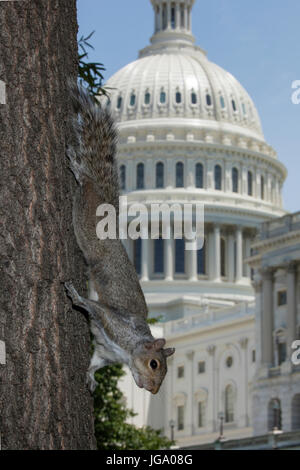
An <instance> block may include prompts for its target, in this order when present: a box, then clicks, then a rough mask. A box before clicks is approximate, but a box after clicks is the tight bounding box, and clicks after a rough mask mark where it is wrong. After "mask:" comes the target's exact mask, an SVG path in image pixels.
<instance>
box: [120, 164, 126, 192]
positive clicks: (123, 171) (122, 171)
mask: <svg viewBox="0 0 300 470" xmlns="http://www.w3.org/2000/svg"><path fill="white" fill-rule="evenodd" d="M120 188H121V190H122V191H124V190H125V189H126V166H125V165H121V166H120Z"/></svg>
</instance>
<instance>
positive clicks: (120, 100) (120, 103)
mask: <svg viewBox="0 0 300 470" xmlns="http://www.w3.org/2000/svg"><path fill="white" fill-rule="evenodd" d="M122 101H123V100H122V96H119V97H118V100H117V108H118V109H121V108H122Z"/></svg>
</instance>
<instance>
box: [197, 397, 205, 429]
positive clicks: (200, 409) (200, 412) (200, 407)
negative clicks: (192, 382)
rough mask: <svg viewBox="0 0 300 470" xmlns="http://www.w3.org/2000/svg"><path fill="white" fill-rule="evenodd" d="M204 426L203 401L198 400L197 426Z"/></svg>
mask: <svg viewBox="0 0 300 470" xmlns="http://www.w3.org/2000/svg"><path fill="white" fill-rule="evenodd" d="M204 427H205V402H204V401H199V402H198V428H204Z"/></svg>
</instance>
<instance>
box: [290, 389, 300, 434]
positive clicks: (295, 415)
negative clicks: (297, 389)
mask: <svg viewBox="0 0 300 470" xmlns="http://www.w3.org/2000/svg"><path fill="white" fill-rule="evenodd" d="M299 429H300V393H297V395H295V396H294V398H293V400H292V431H298V430H299Z"/></svg>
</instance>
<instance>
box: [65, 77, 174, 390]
mask: <svg viewBox="0 0 300 470" xmlns="http://www.w3.org/2000/svg"><path fill="white" fill-rule="evenodd" d="M69 89H70V95H71V99H72V103H73V107H74V110H75V113H76V119H75V120H74V122H73V126H74V129H75V134H76V136H77V145H76V146H75V147H69V148H68V149H67V157H68V160H69V166H70V169H71V171H72V172H73V174H74V176H75V179H76V181H77V183H78V185H77V188H76V193H75V197H74V202H73V225H74V231H75V235H76V239H77V243H78V245H79V247H80V249H81V251H82V253H83V255H84V258H85V261H86V263H87V266H88V270H89V277H90V282H91V284H92V286H93V288H94V290H95V292H96V293H97V297H98V300H97V301H95V300H90V299H85V298H83V297H81V296H80V295H79V294H78V292H77V291H76V289H75V288H74V286H73V285H72V283H71V282H66V283H65V288H66V291H67V294H68V296H69V297H70V298H71V300H72V302H73V305H74V306H76V307H80V308H82V309H83V310H84V311H85V312H87V314H88V316H89V318H90V328H91V332H92V334H93V336H94V353H93V356H92V358H91V362H90V366H89V369H88V372H87V385H88V386H89V388H90V390H91V392H92V393H93V392H94V390H95V388H96V386H97V382H96V381H95V378H94V374H95V372H96V370H98V369H100V368H102V367H104V366H106V365H110V364H114V363H121V364H126V365H127V366H128V367H129V368H130V370H131V373H132V375H133V378H134V380H135V382H136V384H137V386H138V387H140V388H144V389H146V390H147V391H149V392H151V393H153V394H156V393H157V392H158V391H159V388H160V386H161V384H162V382H163V379H164V377H165V375H166V373H167V357H168V356H171V355H172V354H174V352H175V349H174V348H165V349H164V346H165V344H166V340H165V339H163V338H161V339H155V338H154V337H153V336H152V334H151V331H150V328H149V325H148V323H147V315H148V309H147V306H146V302H145V298H144V294H143V291H142V289H141V287H140V284H139V280H138V276H137V274H136V270H135V268H134V266H133V264H132V263H131V262H130V260H129V258H128V255H127V252H126V250H125V247H124V246H123V243H122V242H121V240H120V239H105V240H103V239H99V238H98V237H97V234H96V225H97V220H96V210H97V207H98V206H99V205H100V204H111V205H113V206H114V208H115V210H116V214H117V215H118V213H119V178H118V171H117V164H116V144H117V131H116V125H115V122H114V119H113V117H112V115H111V113H110V111H109V109H108V108H107V106H103V105H101V104H100V103H97V102H96V100H95V99H94V98H93V97H91V96H90V94H89V93H88V91H87V90H86V89H85V88H83V87H82V86H81V85H77V84H76V83H70V84H69ZM117 219H118V217H117Z"/></svg>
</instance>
